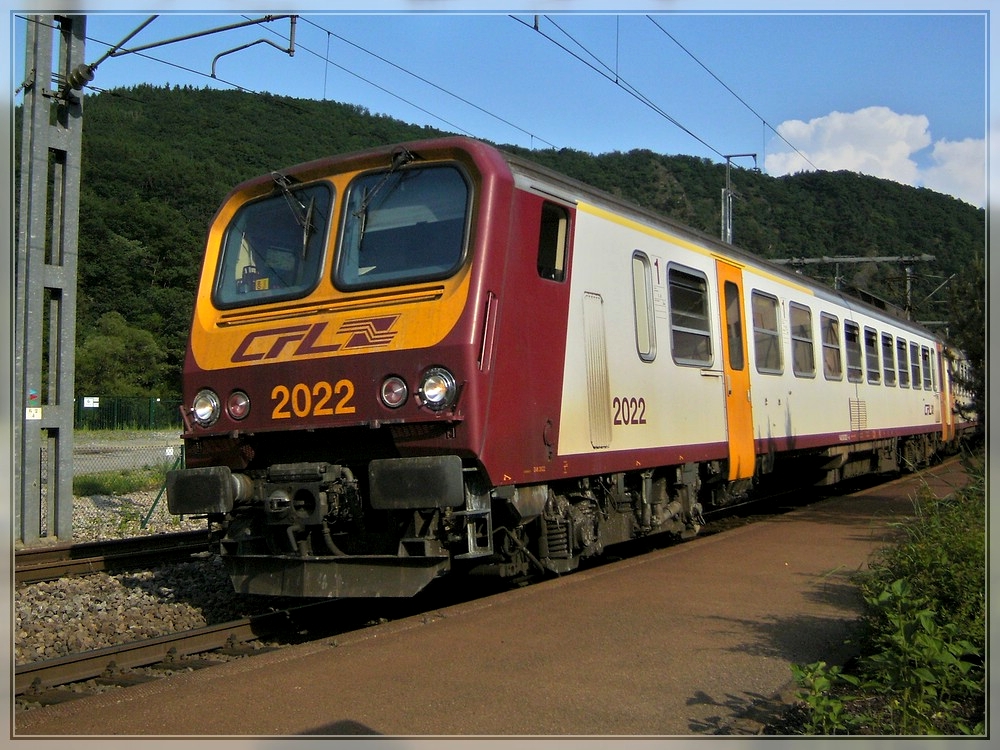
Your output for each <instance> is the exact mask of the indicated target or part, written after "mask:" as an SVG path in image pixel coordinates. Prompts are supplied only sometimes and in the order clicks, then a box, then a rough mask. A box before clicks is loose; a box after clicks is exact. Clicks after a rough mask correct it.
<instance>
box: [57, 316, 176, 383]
mask: <svg viewBox="0 0 1000 750" xmlns="http://www.w3.org/2000/svg"><path fill="white" fill-rule="evenodd" d="M165 361H166V355H165V354H164V352H163V350H162V349H161V348H160V345H159V344H158V343H157V341H156V337H155V336H154V335H153V334H152V333H150V332H149V331H144V330H142V329H139V328H133V327H132V326H130V325H129V324H128V322H127V321H126V320H125V318H124V317H123V316H122V315H121V313H118V312H108V313H105V314H104V315H102V316H101V317H100V319H98V321H97V326H96V327H95V328H94V329H93V330H92V331H91V332H90V333H88V334H87V335H86V336H85V338H84V339H83V341H82V342H81V343H80V344H79V345H78V346H77V349H76V391H77V393H81V394H84V393H85V394H92V395H98V396H99V395H110V396H157V395H161V394H162V392H163V389H164V384H163V382H162V381H163V376H164V374H165V373H164V364H165Z"/></svg>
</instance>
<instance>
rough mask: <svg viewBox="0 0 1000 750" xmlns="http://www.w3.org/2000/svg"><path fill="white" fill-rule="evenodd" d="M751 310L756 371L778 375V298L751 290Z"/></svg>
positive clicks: (779, 369)
mask: <svg viewBox="0 0 1000 750" xmlns="http://www.w3.org/2000/svg"><path fill="white" fill-rule="evenodd" d="M750 302H751V309H752V312H753V343H754V361H755V362H756V364H757V372H762V373H767V374H769V375H780V374H781V373H782V370H783V368H782V365H781V336H780V330H781V329H780V327H779V326H778V298H777V297H772V296H771V295H770V294H764V293H763V292H758V291H753V292H751V293H750Z"/></svg>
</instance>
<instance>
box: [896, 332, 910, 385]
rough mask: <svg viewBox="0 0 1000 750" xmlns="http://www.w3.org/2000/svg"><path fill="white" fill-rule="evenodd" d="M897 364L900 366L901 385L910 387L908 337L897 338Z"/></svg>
mask: <svg viewBox="0 0 1000 750" xmlns="http://www.w3.org/2000/svg"><path fill="white" fill-rule="evenodd" d="M896 366H897V367H898V368H899V370H898V371H899V387H900V388H909V387H910V363H909V360H908V359H907V358H906V339H896Z"/></svg>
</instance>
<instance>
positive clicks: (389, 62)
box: [302, 18, 555, 148]
mask: <svg viewBox="0 0 1000 750" xmlns="http://www.w3.org/2000/svg"><path fill="white" fill-rule="evenodd" d="M302 20H303V21H304V22H305V23H308V24H310V25H311V26H315V27H316V28H317V29H319V30H321V31H324V32H325V33H326V34H327V37H328V38H329V37H333V38H334V39H339V40H340V41H341V42H344V43H345V44H348V45H350V46H352V47H354V48H355V49H357V50H360V51H361V52H364V53H365V54H366V55H370V56H372V57H374V58H375V59H376V60H379V61H380V62H383V63H385V64H386V65H389V66H391V67H393V68H395V69H396V70H399V71H401V72H403V73H405V74H406V75H408V76H411V77H413V78H415V79H417V80H418V81H420V82H421V83H424V84H426V85H428V86H430V87H432V88H434V89H436V90H438V91H440V92H441V93H443V94H446V95H448V96H450V97H452V98H454V99H457V100H458V101H460V102H462V103H463V104H466V105H468V106H470V107H472V108H473V109H476V110H478V111H480V112H482V113H483V114H485V115H488V116H490V117H492V118H493V119H495V120H498V121H500V122H502V123H503V124H504V125H508V126H510V127H512V128H514V129H515V130H517V131H519V132H521V133H524V134H525V135H527V136H528V137H530V138H531V139H533V140H538V141H541V142H542V143H544V144H546V145H548V146H550V147H552V148H555V144H553V143H551V142H549V141H547V140H545V139H544V138H542V137H540V136H538V135H537V134H535V133H533V132H531V131H530V130H526V129H525V128H522V127H521V126H520V125H517V124H515V123H513V122H511V121H510V120H508V119H506V118H504V117H501V116H500V115H498V114H496V113H495V112H491V111H489V110H488V109H486V108H484V107H481V106H479V105H478V104H476V103H475V102H472V101H470V100H468V99H466V98H465V97H463V96H460V95H458V94H456V93H455V92H453V91H449V90H448V89H446V88H444V87H443V86H440V85H438V84H436V83H434V82H433V81H430V80H428V79H427V78H424V77H423V76H421V75H419V74H417V73H414V72H413V71H412V70H409V69H407V68H405V67H403V66H401V65H399V64H397V63H394V62H393V61H392V60H389V59H387V58H385V57H383V56H382V55H379V54H376V53H375V52H372V51H371V50H369V49H366V48H365V47H362V46H361V45H359V44H357V43H355V42H352V41H351V40H350V39H347V38H345V37H343V36H340V35H339V34H337V33H334V32H332V31H330V30H329V29H326V28H324V27H323V26H320V25H319V24H317V23H315V22H314V21H311V20H309V19H308V18H303V19H302ZM313 54H315V53H313ZM324 61H325V62H329V53H327V57H326V58H324ZM324 95H325V92H324ZM439 119H440V118H439Z"/></svg>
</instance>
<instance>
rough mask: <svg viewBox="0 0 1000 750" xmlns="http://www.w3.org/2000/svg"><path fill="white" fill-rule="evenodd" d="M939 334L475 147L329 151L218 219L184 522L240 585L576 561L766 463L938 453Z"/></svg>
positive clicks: (379, 592) (952, 403)
mask: <svg viewBox="0 0 1000 750" xmlns="http://www.w3.org/2000/svg"><path fill="white" fill-rule="evenodd" d="M963 366H964V363H963V362H962V360H961V357H960V355H959V354H958V353H957V352H954V351H952V350H951V349H949V348H948V347H947V345H946V344H945V342H943V341H942V340H940V339H939V338H937V337H936V336H935V335H934V334H932V333H931V332H930V331H928V330H926V329H924V328H923V327H921V326H919V325H916V324H914V323H912V322H910V321H908V320H904V319H900V318H899V317H895V316H893V315H891V314H889V313H887V312H886V311H884V310H880V309H877V308H875V307H872V306H869V305H866V304H864V303H862V302H859V301H857V300H855V299H852V298H850V297H848V296H846V295H844V294H841V293H838V292H835V291H833V290H831V289H829V288H827V287H825V286H823V285H820V284H818V283H816V282H814V281H811V280H810V279H808V278H806V277H803V276H800V275H797V274H794V273H790V272H789V271H787V270H785V269H784V268H782V267H779V266H776V265H773V264H769V263H768V262H766V261H764V260H761V259H760V258H756V257H753V256H751V255H749V254H747V253H743V252H740V251H739V250H738V249H736V248H734V247H732V246H730V245H726V244H722V243H720V242H718V241H716V240H714V239H711V238H709V237H707V236H705V235H703V234H701V233H698V232H695V231H693V230H690V229H687V228H685V227H683V226H681V225H679V224H677V223H676V222H673V221H671V220H669V219H665V218H663V217H660V216H657V215H655V214H653V213H650V212H648V211H645V210H643V209H640V208H637V207H635V206H632V205H630V204H628V203H625V202H623V201H621V200H619V199H616V198H614V197H612V196H609V195H607V194H604V193H602V192H600V191H597V190H595V189H593V188H590V187H588V186H586V185H583V184H581V183H579V182H576V181H574V180H571V179H569V178H566V177H563V176H560V175H558V174H555V173H554V172H551V171H549V170H546V169H543V168H540V167H538V166H535V165H533V164H531V163H529V162H527V161H525V160H523V159H520V158H516V157H513V156H510V155H507V154H504V153H502V152H500V151H498V150H497V149H495V148H493V147H491V146H488V145H486V144H484V143H481V142H477V141H474V140H469V139H465V138H457V137H456V138H444V139H437V140H428V141H423V142H415V143H407V144H405V145H397V146H391V147H386V148H381V149H376V150H371V151H366V152H364V153H358V154H351V155H346V156H340V157H335V158H328V159H321V160H317V161H313V162H309V163H306V164H302V165H299V166H295V167H292V168H289V169H286V170H283V171H281V172H280V173H279V172H275V173H273V174H271V175H264V176H261V177H259V178H257V179H254V180H250V181H248V182H246V183H244V184H242V185H240V186H238V187H237V188H235V189H234V190H233V191H232V192H231V193H230V194H229V196H228V197H227V198H226V199H225V201H224V202H223V204H222V206H221V208H220V209H219V211H218V213H217V215H216V216H215V218H214V220H213V222H212V224H211V227H210V230H209V233H208V239H207V247H206V250H205V256H204V265H203V270H202V275H201V281H200V286H199V289H198V295H197V303H196V308H195V312H194V319H193V323H192V328H191V335H190V341H189V346H188V352H187V358H186V364H185V371H184V389H185V400H186V403H187V404H189V405H190V406H189V407H188V408H186V409H185V410H184V413H185V424H186V427H185V432H184V440H185V449H186V453H185V459H186V468H185V469H183V470H180V471H175V472H172V473H171V474H170V475H169V477H168V485H167V492H168V502H169V507H170V509H171V511H172V512H173V513H175V514H184V515H205V516H206V517H207V519H208V522H209V526H210V529H211V533H212V535H213V538H214V539H215V540H216V541H217V544H218V547H217V549H218V551H219V553H220V554H221V556H222V557H223V559H224V560H225V561H226V563H227V566H228V570H229V572H230V575H231V578H232V581H233V584H234V586H235V588H236V589H237V590H238V591H243V592H247V593H258V594H275V595H297V596H309V597H314V596H315V597H350V596H409V595H412V594H414V593H416V592H417V591H419V590H420V589H422V588H423V587H424V586H426V585H427V584H428V583H429V582H430V581H432V580H433V579H434V578H436V577H438V576H440V575H442V574H444V573H446V572H448V571H464V572H470V571H473V570H475V571H476V572H490V573H496V574H498V575H504V576H516V575H521V574H525V573H528V572H531V571H532V570H538V569H541V570H545V571H554V572H565V571H569V570H572V569H573V568H575V567H576V566H577V565H578V563H579V560H580V559H581V558H583V557H587V556H591V555H596V554H599V553H600V552H601V551H602V550H603V548H604V547H606V546H607V545H610V544H614V543H617V542H622V541H625V540H629V539H633V538H636V537H639V536H642V535H647V534H655V533H661V532H668V533H673V534H678V535H689V534H694V533H696V532H697V530H698V528H699V525H700V524H701V522H702V513H703V511H704V510H708V509H710V508H714V507H718V506H723V505H726V504H729V503H732V502H735V501H736V500H738V499H742V498H744V497H746V496H747V495H748V493H750V491H751V489H752V488H753V485H754V484H755V483H756V482H757V481H758V480H759V479H760V478H761V477H762V476H764V475H766V474H768V473H772V472H779V471H781V472H797V473H798V474H799V476H801V477H808V478H810V479H811V481H813V482H814V483H831V482H836V481H839V480H840V479H843V478H845V477H849V476H854V475H858V474H863V473H868V472H882V471H892V470H896V469H898V468H906V467H913V466H918V465H921V464H925V463H927V462H928V461H930V460H931V459H932V457H933V456H934V455H935V454H936V453H937V452H938V451H939V450H941V449H942V448H944V447H947V446H950V445H954V444H955V442H956V441H957V439H958V438H959V437H960V436H961V435H962V434H963V433H964V432H966V431H968V430H970V429H972V428H973V427H974V423H973V422H972V421H970V420H969V419H967V418H965V417H962V416H961V415H962V414H964V413H965V412H964V411H963V409H962V407H963V406H964V403H960V402H963V401H968V400H969V395H968V394H966V393H964V392H961V389H960V388H959V386H958V385H957V383H958V381H957V379H956V377H955V372H956V368H958V367H963Z"/></svg>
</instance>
